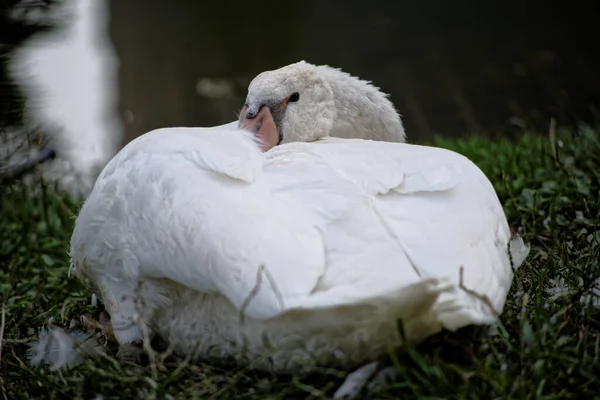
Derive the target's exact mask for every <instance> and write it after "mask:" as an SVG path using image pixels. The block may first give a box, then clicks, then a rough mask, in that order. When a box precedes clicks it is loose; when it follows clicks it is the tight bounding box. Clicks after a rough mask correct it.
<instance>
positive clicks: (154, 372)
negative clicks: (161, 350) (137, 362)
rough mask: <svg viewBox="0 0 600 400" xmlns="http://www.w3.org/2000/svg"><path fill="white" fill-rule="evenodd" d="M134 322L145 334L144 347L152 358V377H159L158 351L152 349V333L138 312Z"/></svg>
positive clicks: (143, 334)
mask: <svg viewBox="0 0 600 400" xmlns="http://www.w3.org/2000/svg"><path fill="white" fill-rule="evenodd" d="M133 322H134V323H135V324H136V325H137V326H139V327H140V329H141V331H142V336H143V342H142V345H143V348H144V350H146V353H148V358H149V359H150V369H151V370H152V378H153V379H154V380H156V379H158V373H157V367H156V353H155V352H154V349H152V344H151V343H150V335H149V333H148V327H147V326H146V324H145V323H144V321H142V320H141V318H140V316H139V315H138V314H136V315H134V317H133Z"/></svg>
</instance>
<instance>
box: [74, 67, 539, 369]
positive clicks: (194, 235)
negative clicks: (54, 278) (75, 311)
mask: <svg viewBox="0 0 600 400" xmlns="http://www.w3.org/2000/svg"><path fill="white" fill-rule="evenodd" d="M341 82H346V83H341ZM237 125H238V126H235V124H233V123H230V124H225V125H223V126H220V127H213V128H162V129H157V130H153V131H151V132H148V133H146V134H144V135H142V136H140V137H138V138H136V139H135V140H133V141H131V142H130V143H129V144H127V145H126V146H125V147H124V148H123V149H122V150H121V151H120V152H119V153H118V154H117V155H116V156H115V157H114V158H113V159H112V160H111V161H110V162H109V163H108V165H107V166H106V167H105V168H104V170H103V171H102V172H101V174H100V176H99V177H98V179H97V181H96V183H95V186H94V188H93V190H92V192H91V194H90V195H89V197H88V198H87V200H86V201H85V202H84V204H83V206H82V208H81V210H80V212H79V214H78V216H77V219H76V222H75V227H74V230H73V234H72V238H71V247H70V255H71V268H70V273H73V274H74V275H75V276H76V277H77V278H78V279H79V280H80V281H81V282H82V283H83V284H84V285H85V286H87V287H88V288H89V289H90V290H91V291H92V292H93V293H94V294H96V295H97V296H98V297H99V298H100V299H101V300H102V302H103V303H104V305H105V307H106V311H107V312H108V313H109V315H110V323H111V325H112V332H113V333H114V336H115V338H116V340H117V341H118V342H119V343H120V344H121V345H126V344H129V343H134V342H139V341H141V340H144V339H147V338H150V337H153V336H154V335H158V336H159V337H161V338H162V339H164V340H166V341H167V342H169V343H170V344H171V346H172V347H173V349H174V350H175V351H176V352H177V353H179V354H184V355H187V354H194V355H195V356H198V357H201V358H205V359H206V358H213V357H217V358H219V359H222V360H231V361H233V362H236V363H240V364H248V365H251V367H252V368H258V369H262V370H269V371H272V372H275V373H279V374H281V373H292V374H304V373H308V372H310V371H313V370H314V368H315V367H316V366H318V365H328V366H333V367H339V368H344V369H353V368H359V369H360V368H361V367H362V366H368V365H371V364H370V363H372V362H374V360H377V359H378V358H379V357H382V356H384V355H385V354H386V352H387V351H388V349H389V347H390V346H399V345H402V344H405V343H418V342H421V341H422V340H424V339H425V338H427V337H428V336H430V335H432V334H434V333H436V332H439V331H440V330H442V329H448V330H456V329H459V328H461V327H464V326H466V325H470V324H491V323H494V322H495V320H496V318H497V316H498V314H500V313H501V312H502V309H503V307H504V303H505V300H506V295H507V292H508V290H509V288H510V286H511V282H512V277H513V268H518V267H519V265H521V263H522V262H523V261H524V259H525V258H526V256H527V254H528V252H529V247H528V245H526V244H525V243H524V242H523V240H522V239H521V238H520V237H519V236H512V235H511V232H510V229H509V226H508V223H507V221H506V217H505V215H504V212H503V209H502V205H501V203H500V201H499V199H498V197H497V195H496V193H495V191H494V188H493V186H492V184H491V183H490V182H489V180H488V179H487V178H486V176H485V175H484V173H483V172H482V171H481V170H480V169H479V168H478V167H477V166H476V165H475V164H474V163H472V162H471V161H470V160H469V159H467V158H466V157H464V156H462V155H460V154H458V153H455V152H452V151H450V150H446V149H441V148H435V147H427V146H418V145H411V144H406V143H397V142H393V141H377V140H365V139H360V138H351V136H353V135H356V136H360V132H361V131H362V130H364V129H376V130H378V132H379V133H380V134H381V135H382V137H390V136H394V135H396V137H397V138H398V137H399V136H398V135H399V132H402V133H401V136H402V138H403V137H404V133H403V130H402V125H401V122H400V118H399V116H398V115H397V113H396V111H395V109H394V107H393V106H392V105H391V103H390V102H388V101H387V99H385V96H384V95H383V94H382V93H380V92H379V91H378V90H377V89H373V87H372V86H370V85H368V84H366V83H365V82H363V81H360V80H359V79H357V78H352V77H350V76H349V75H346V74H345V73H343V72H342V71H341V70H335V69H332V68H329V69H327V68H321V67H316V66H314V65H312V64H309V63H305V62H300V63H296V64H292V65H290V66H288V67H284V68H283V69H280V70H275V71H271V72H265V73H264V74H261V75H259V76H257V77H256V78H255V80H254V81H253V82H252V84H251V85H250V86H249V90H248V96H247V99H246V102H245V105H244V108H243V109H242V113H241V114H240V119H239V121H238V124H237ZM343 132H346V134H347V136H350V137H348V138H340V137H333V136H332V133H336V134H338V135H340V136H341V135H343ZM398 141H401V140H398ZM398 320H400V321H401V322H402V327H403V334H402V335H401V334H400V333H399V330H398V324H397V321H398Z"/></svg>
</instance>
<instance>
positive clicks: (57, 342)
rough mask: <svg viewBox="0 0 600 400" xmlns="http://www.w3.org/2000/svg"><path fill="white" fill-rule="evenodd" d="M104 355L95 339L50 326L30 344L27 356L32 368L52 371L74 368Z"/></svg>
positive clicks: (82, 333)
mask: <svg viewBox="0 0 600 400" xmlns="http://www.w3.org/2000/svg"><path fill="white" fill-rule="evenodd" d="M102 353H104V348H103V347H102V345H100V343H99V342H98V340H97V339H96V338H95V337H92V336H90V335H88V334H87V333H85V332H81V331H78V330H67V329H64V328H61V327H58V326H53V325H50V326H48V328H47V329H46V328H42V329H40V332H39V334H38V337H37V339H36V340H34V341H33V342H31V343H29V349H28V350H27V356H28V358H29V364H30V365H31V366H32V367H42V366H48V367H49V369H50V371H58V370H61V369H68V368H74V367H76V366H78V365H80V364H81V363H83V361H84V360H85V357H95V356H98V355H100V354H102Z"/></svg>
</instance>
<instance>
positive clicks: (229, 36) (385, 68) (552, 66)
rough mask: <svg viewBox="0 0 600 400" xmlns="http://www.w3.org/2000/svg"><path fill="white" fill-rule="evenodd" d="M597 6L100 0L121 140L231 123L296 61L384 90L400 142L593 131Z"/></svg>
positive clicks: (599, 34) (599, 67)
mask: <svg viewBox="0 0 600 400" xmlns="http://www.w3.org/2000/svg"><path fill="white" fill-rule="evenodd" d="M598 3H600V2H598V1H587V2H584V1H579V2H578V1H574V2H564V1H563V2H543V1H520V2H518V1H480V2H476V1H468V2H467V1H459V0H455V1H446V0H436V1H400V0H397V1H364V0H363V1H356V0H345V1H343V2H340V1H336V2H333V1H318V0H303V1H286V2H282V1H262V0H255V1H240V0H228V1H198V0H177V1H168V2H167V1H164V0H145V1H137V0H112V1H111V14H112V23H111V35H112V38H113V41H114V43H115V46H116V50H117V52H118V54H119V57H120V59H121V73H120V74H121V75H120V81H121V82H120V85H121V94H122V104H121V109H122V111H123V115H124V117H125V120H126V121H127V137H128V139H131V138H132V137H135V136H137V135H139V134H141V133H144V132H146V131H148V130H150V129H153V128H157V127H163V126H173V125H187V126H190V125H196V126H198V125H200V126H208V125H214V124H220V123H225V122H229V121H232V120H233V119H235V118H236V116H235V113H234V112H235V111H237V110H239V108H241V105H242V104H243V100H244V97H245V90H246V87H247V85H248V83H249V82H250V80H251V79H252V78H253V77H254V76H255V75H256V74H258V73H259V72H261V71H264V70H269V69H275V68H278V67H280V66H283V65H286V64H289V63H292V62H295V61H298V60H301V59H304V60H306V61H308V62H312V63H316V64H329V65H332V66H335V67H341V68H342V69H344V70H345V71H347V72H350V73H351V74H353V75H358V76H360V77H361V78H363V79H369V80H372V81H373V82H374V83H375V84H376V85H377V86H379V87H381V88H382V90H384V91H385V92H387V93H390V94H391V99H392V101H393V102H394V103H395V104H396V106H397V108H398V109H399V111H400V113H401V114H402V115H403V116H404V122H405V126H406V129H407V133H408V136H409V138H410V139H412V140H417V139H426V138H428V137H430V136H431V135H432V134H433V133H441V134H445V135H459V134H466V133H469V132H478V133H484V134H489V135H504V134H507V133H509V132H511V131H514V130H515V129H520V128H518V127H523V126H527V127H530V128H533V129H543V130H546V129H547V126H548V123H549V119H550V117H555V118H557V119H558V121H559V122H562V123H573V122H575V121H577V120H579V119H583V120H586V121H590V122H593V121H595V120H596V119H597V111H596V110H597V109H598V108H600V74H599V71H600V45H599V39H600V28H599V27H598V23H599V22H600V13H599V9H600V5H599V4H598ZM202 78H210V79H212V80H218V81H219V82H221V85H222V86H223V85H224V86H225V87H226V89H227V90H226V91H225V92H224V93H222V94H221V95H220V96H218V97H217V98H215V97H207V96H204V95H202V94H199V93H198V90H197V87H196V86H197V83H198V81H199V80H200V79H202ZM2 97H4V98H5V97H6V96H2ZM4 108H6V107H5V105H3V109H4Z"/></svg>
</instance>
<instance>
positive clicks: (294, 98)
mask: <svg viewBox="0 0 600 400" xmlns="http://www.w3.org/2000/svg"><path fill="white" fill-rule="evenodd" d="M298 100H300V93H298V92H295V93H292V95H291V96H290V103H295V102H297V101H298Z"/></svg>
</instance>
